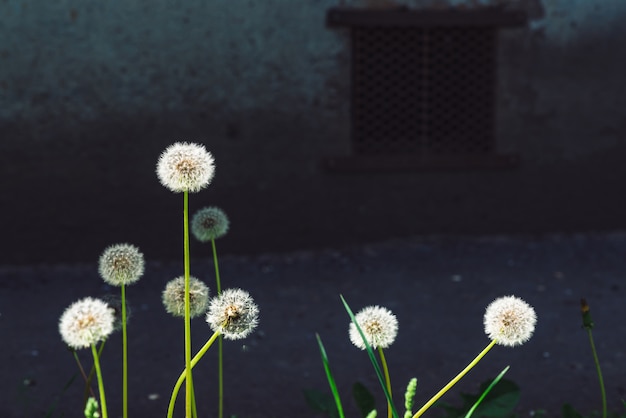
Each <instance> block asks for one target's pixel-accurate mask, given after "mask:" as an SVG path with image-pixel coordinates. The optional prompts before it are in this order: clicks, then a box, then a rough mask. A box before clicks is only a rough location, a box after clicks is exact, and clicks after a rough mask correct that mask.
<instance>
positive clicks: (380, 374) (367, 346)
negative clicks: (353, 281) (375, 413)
mask: <svg viewBox="0 0 626 418" xmlns="http://www.w3.org/2000/svg"><path fill="white" fill-rule="evenodd" d="M339 297H340V298H341V302H343V306H344V308H345V309H346V312H348V315H349V316H350V320H351V321H352V323H353V324H354V326H355V327H356V329H357V331H358V332H359V335H360V336H361V338H362V339H363V343H364V344H365V349H366V350H367V355H368V356H369V358H370V362H371V363H372V366H374V371H375V372H376V377H378V381H379V382H380V386H381V387H382V388H383V393H384V394H385V398H386V399H387V402H388V403H389V405H391V413H392V414H393V417H394V418H400V416H399V415H398V411H397V410H396V407H395V405H394V404H393V400H392V399H391V394H390V393H389V390H387V385H386V384H385V379H384V378H383V372H382V371H381V370H380V366H379V365H378V361H376V356H374V350H372V346H371V345H370V343H369V342H368V341H367V338H365V334H363V330H362V329H361V327H360V326H359V324H358V322H357V321H356V318H355V317H354V313H353V312H352V309H350V306H349V305H348V302H346V300H345V299H344V298H343V295H339Z"/></svg>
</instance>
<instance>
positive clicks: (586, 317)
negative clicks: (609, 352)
mask: <svg viewBox="0 0 626 418" xmlns="http://www.w3.org/2000/svg"><path fill="white" fill-rule="evenodd" d="M580 310H581V312H582V319H583V328H585V329H586V330H587V334H588V335H589V344H590V345H591V353H592V354H593V362H594V363H595V365H596V372H597V374H598V381H599V382H600V395H601V396H602V418H606V416H607V413H608V410H607V404H606V390H605V389H604V378H603V377H602V370H601V369H600V360H599V358H598V352H597V351H596V345H595V343H594V342H593V335H592V333H591V329H592V328H593V320H592V319H591V312H589V305H588V304H587V301H586V300H585V299H581V300H580Z"/></svg>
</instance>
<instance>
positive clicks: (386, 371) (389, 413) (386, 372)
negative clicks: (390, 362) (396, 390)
mask: <svg viewBox="0 0 626 418" xmlns="http://www.w3.org/2000/svg"><path fill="white" fill-rule="evenodd" d="M378 355H379V356H380V362H381V363H382V365H383V374H384V375H385V384H386V385H387V391H388V392H389V399H388V400H387V418H392V417H393V413H392V411H391V398H392V397H393V395H392V393H391V378H390V377H389V368H387V360H386V359H385V354H384V353H383V348H382V347H378Z"/></svg>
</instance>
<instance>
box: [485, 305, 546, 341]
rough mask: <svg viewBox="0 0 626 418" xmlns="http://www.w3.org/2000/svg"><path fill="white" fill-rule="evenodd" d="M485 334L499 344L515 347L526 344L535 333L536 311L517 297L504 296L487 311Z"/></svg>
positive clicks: (488, 307)
mask: <svg viewBox="0 0 626 418" xmlns="http://www.w3.org/2000/svg"><path fill="white" fill-rule="evenodd" d="M483 323H484V325H485V333H486V334H487V336H488V337H489V338H490V339H491V340H495V341H496V343H497V344H500V345H505V346H509V347H514V346H516V345H520V344H523V343H525V342H526V341H528V340H529V339H530V337H531V336H532V335H533V332H534V331H535V324H536V323H537V315H536V314H535V310H534V309H533V308H532V306H530V305H529V304H527V303H526V302H524V301H523V300H522V299H520V298H517V297H515V296H504V297H501V298H498V299H496V300H494V301H493V302H491V303H490V304H489V306H487V309H486V311H485V316H484V320H483Z"/></svg>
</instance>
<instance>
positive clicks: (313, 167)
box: [0, 0, 626, 264]
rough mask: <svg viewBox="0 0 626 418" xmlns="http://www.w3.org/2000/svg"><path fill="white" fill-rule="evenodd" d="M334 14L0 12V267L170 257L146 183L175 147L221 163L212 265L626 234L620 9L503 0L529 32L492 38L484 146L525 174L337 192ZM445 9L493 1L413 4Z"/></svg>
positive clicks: (202, 9) (340, 126)
mask: <svg viewBox="0 0 626 418" xmlns="http://www.w3.org/2000/svg"><path fill="white" fill-rule="evenodd" d="M364 2H365V1H364ZM376 2H377V1H375V0H369V1H367V2H366V3H368V4H369V5H370V6H372V5H373V3H376ZM339 3H341V2H339ZM339 3H338V2H336V1H330V0H306V1H305V0H303V1H297V2H296V1H292V0H265V1H263V2H258V1H251V0H248V1H236V2H233V1H230V2H227V1H225V0H214V1H206V0H185V1H182V0H178V1H175V0H124V1H121V0H109V1H90V2H85V1H78V0H61V1H56V2H49V1H43V0H0V141H1V151H0V176H1V177H0V178H2V181H1V182H0V207H2V214H3V216H2V217H0V230H2V231H3V234H2V238H0V240H1V241H0V242H1V243H2V250H3V251H2V252H1V253H0V264H6V263H18V262H41V261H46V262H58V261H71V260H96V259H97V257H98V255H99V253H100V251H101V250H102V249H103V248H104V246H106V245H109V244H111V243H115V242H119V241H129V242H132V243H135V244H137V245H139V246H141V247H142V248H144V251H145V252H146V255H147V257H149V258H176V257H179V256H180V253H181V249H180V240H181V238H180V229H181V221H180V212H181V205H182V202H181V196H178V195H173V194H171V193H169V192H168V191H166V190H165V189H164V188H163V187H161V186H160V185H159V184H158V181H157V179H156V175H155V174H154V168H155V164H156V160H157V158H158V155H159V153H160V152H161V151H162V150H163V149H164V148H165V147H166V146H167V145H168V144H170V143H172V142H174V141H177V140H190V141H198V142H203V143H205V144H206V146H207V148H208V149H209V150H211V151H212V152H213V153H214V155H215V157H216V162H217V171H216V177H215V179H214V182H213V184H212V185H211V186H210V187H209V189H207V190H206V191H204V192H202V193H199V194H197V195H193V196H192V197H191V203H190V204H191V208H192V211H193V210H195V209H198V208H200V207H201V206H204V205H208V204H215V205H219V206H221V207H222V208H223V209H224V210H226V212H227V213H228V214H229V215H230V217H231V220H232V230H231V233H230V234H229V235H228V236H227V237H225V238H224V239H223V240H222V243H221V244H220V245H221V248H222V249H223V251H226V252H259V251H270V250H289V249H295V248H302V247H313V246H320V245H327V244H328V245H331V244H332V245H341V244H347V243H354V242H358V241H361V240H374V239H382V238H387V237H393V236H402V235H410V234H421V233H508V232H514V233H528V232H531V233H539V232H547V231H570V230H588V229H614V228H626V219H624V217H623V216H622V212H623V210H622V208H623V204H622V202H623V201H624V198H623V197H622V194H623V193H622V184H623V180H624V179H626V168H624V165H623V160H624V156H626V146H625V145H624V141H623V138H624V136H625V134H626V116H625V115H626V111H625V109H626V107H625V106H624V104H625V103H624V102H625V101H626V98H625V97H626V95H625V94H624V93H625V92H626V79H625V77H624V74H626V56H625V55H624V54H623V53H622V52H623V45H624V42H626V27H625V26H624V25H623V24H621V23H620V22H622V21H623V20H624V18H625V17H626V3H624V2H622V1H620V0H612V1H609V0H604V1H600V0H595V1H591V0H586V1H583V0H580V1H573V0H543V2H540V1H539V0H529V1H515V2H512V3H514V5H515V6H516V7H522V8H524V9H526V10H527V11H528V12H529V14H530V15H531V17H532V20H531V22H530V24H529V25H528V27H526V28H522V29H515V30H507V31H506V32H503V34H502V36H501V45H500V64H501V66H500V84H499V109H498V112H499V113H498V137H499V141H500V144H501V145H500V146H501V148H503V149H505V150H513V151H515V152H518V153H519V154H520V155H521V156H522V161H523V163H522V166H521V167H520V168H519V169H517V170H513V171H486V172H485V171H462V172H417V173H398V174H377V173H372V174H360V175H337V174H332V173H329V172H326V171H325V170H324V169H323V168H322V167H321V165H320V161H321V160H322V159H323V158H324V157H326V156H329V155H338V154H347V153H348V152H349V149H350V144H349V78H348V77H349V38H348V36H347V33H346V32H344V31H341V30H334V29H333V30H330V29H328V28H326V27H325V26H324V18H325V13H326V10H327V9H328V8H329V7H332V6H336V5H338V4H339ZM360 3H363V2H360ZM459 3H466V7H479V6H480V4H496V3H502V1H500V2H498V1H493V2H489V1H482V2H481V1H473V2H471V1H470V2H459V1H454V2H453V1H450V2H447V1H437V0H432V1H413V2H408V4H409V5H410V6H412V7H449V5H450V4H455V5H458V4H459ZM343 4H347V5H359V2H357V1H353V2H348V1H346V2H343ZM194 248H195V247H193V248H192V250H193V251H197V252H196V254H197V255H199V254H200V253H199V252H200V251H206V249H202V248H195V249H194Z"/></svg>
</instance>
